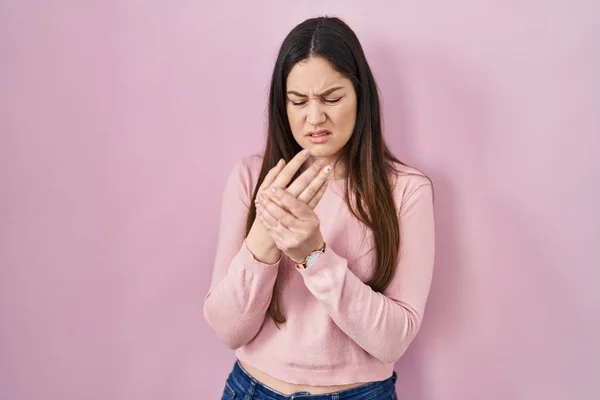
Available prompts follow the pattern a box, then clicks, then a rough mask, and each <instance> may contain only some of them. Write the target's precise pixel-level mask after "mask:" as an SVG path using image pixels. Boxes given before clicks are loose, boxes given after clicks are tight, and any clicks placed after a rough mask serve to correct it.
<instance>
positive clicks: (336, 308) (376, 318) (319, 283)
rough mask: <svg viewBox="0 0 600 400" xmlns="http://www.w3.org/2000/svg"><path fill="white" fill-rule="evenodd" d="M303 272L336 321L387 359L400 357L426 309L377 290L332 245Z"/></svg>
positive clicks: (309, 287) (375, 353)
mask: <svg viewBox="0 0 600 400" xmlns="http://www.w3.org/2000/svg"><path fill="white" fill-rule="evenodd" d="M302 275H303V278H304V282H305V284H306V287H307V288H308V290H309V291H310V292H311V293H312V294H313V295H314V296H315V298H316V299H318V300H319V301H320V302H321V303H322V304H323V306H324V307H325V309H326V310H327V311H328V313H329V315H330V316H331V318H332V319H333V321H334V322H335V323H336V325H337V326H338V327H339V328H340V329H341V330H342V331H343V332H344V333H346V335H348V336H349V337H350V338H351V339H352V340H354V342H356V343H357V344H358V345H359V346H360V347H362V348H363V349H364V350H365V351H367V352H368V353H370V354H371V355H373V356H374V357H376V358H377V359H379V360H381V361H383V362H388V363H393V362H395V361H397V360H398V359H399V358H400V356H401V355H402V354H403V353H404V352H405V351H406V349H407V348H408V345H409V344H410V342H411V341H412V340H413V339H414V337H415V335H416V333H417V331H418V330H419V326H420V323H421V317H420V313H422V310H416V309H415V308H413V307H411V306H410V305H409V304H406V303H403V302H402V301H398V300H392V299H391V298H388V297H386V296H385V295H383V294H381V293H377V292H374V291H373V290H372V289H371V288H370V287H369V286H368V285H366V284H365V283H363V282H362V281H361V280H360V279H359V278H358V277H357V276H356V275H354V274H353V273H352V272H351V271H350V270H349V269H348V266H347V261H346V260H345V259H344V258H342V257H340V256H339V255H337V254H335V253H334V251H333V250H332V249H328V250H327V251H326V253H325V255H324V256H323V257H321V259H320V260H319V261H318V262H317V263H315V264H314V265H312V266H311V267H310V268H308V269H306V270H304V271H302ZM425 284H427V285H428V283H425Z"/></svg>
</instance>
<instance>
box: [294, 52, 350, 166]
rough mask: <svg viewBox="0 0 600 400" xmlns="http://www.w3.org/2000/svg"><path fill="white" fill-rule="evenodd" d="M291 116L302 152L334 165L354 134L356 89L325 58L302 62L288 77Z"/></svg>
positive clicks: (295, 136)
mask: <svg viewBox="0 0 600 400" xmlns="http://www.w3.org/2000/svg"><path fill="white" fill-rule="evenodd" d="M287 116H288V120H289V122H290V128H291V129H292V134H293V135H294V139H296V142H298V144H299V145H300V146H301V147H302V148H305V149H311V154H312V156H313V157H314V158H318V159H324V160H325V162H334V161H335V160H336V159H337V158H338V156H339V155H340V152H341V150H342V148H343V147H344V145H346V143H348V140H349V139H350V137H351V136H352V131H353V130H354V124H355V122H356V93H355V92H354V86H353V85H352V82H351V81H350V79H348V78H346V77H345V76H344V75H342V74H341V73H339V72H337V71H336V70H335V69H333V67H332V66H331V64H330V63H329V62H328V61H327V60H325V59H324V58H322V57H310V58H308V59H307V60H304V61H301V62H299V63H297V64H296V65H295V66H294V67H293V68H292V70H291V71H290V73H289V75H288V77H287Z"/></svg>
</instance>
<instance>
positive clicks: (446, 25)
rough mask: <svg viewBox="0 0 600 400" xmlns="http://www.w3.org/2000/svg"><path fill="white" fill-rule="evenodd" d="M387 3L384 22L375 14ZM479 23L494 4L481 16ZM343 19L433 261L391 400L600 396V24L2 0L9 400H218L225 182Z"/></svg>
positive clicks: (533, 13) (0, 289)
mask: <svg viewBox="0 0 600 400" xmlns="http://www.w3.org/2000/svg"><path fill="white" fill-rule="evenodd" d="M368 3H370V4H368ZM484 3H485V4H484ZM323 13H328V14H332V15H339V16H341V17H343V18H344V19H345V20H346V21H347V22H348V23H349V24H350V25H351V26H352V27H353V28H354V29H355V31H356V32H357V34H358V35H359V37H360V39H361V41H362V43H363V45H364V48H365V51H366V53H367V56H368V58H369V60H370V62H371V65H372V68H373V70H374V73H375V75H376V78H377V80H378V82H379V85H380V88H381V93H382V96H383V104H384V111H385V124H386V135H387V139H388V141H389V142H390V144H391V146H392V148H393V149H394V151H395V152H396V153H397V154H398V155H399V156H400V157H401V158H402V159H403V160H405V161H407V162H409V163H412V164H414V165H416V166H418V167H420V168H421V169H423V170H424V171H425V172H427V173H428V174H429V175H430V176H431V177H432V178H433V180H434V182H435V187H436V201H437V232H438V248H437V254H438V256H437V264H436V268H437V269H436V275H435V279H434V284H433V288H432V294H431V297H430V302H429V306H428V310H427V313H426V317H425V322H424V325H423V328H422V331H421V333H420V335H419V337H418V338H417V340H416V341H415V343H414V345H413V346H412V347H411V348H410V349H409V351H408V352H407V354H406V355H405V357H404V358H403V359H402V360H401V361H400V362H399V363H398V366H397V370H398V372H399V375H400V378H399V382H398V391H399V395H400V396H399V397H400V398H401V399H411V400H413V399H418V400H454V399H456V400H469V399H473V400H479V399H486V400H495V399H498V400H501V399H502V400H505V399H511V400H515V399H527V400H530V399H544V400H555V399H556V400H558V399H561V400H567V399H569V400H570V399H586V400H587V399H589V400H596V399H600V389H599V386H598V377H597V374H598V360H599V359H600V344H599V339H598V337H600V294H598V293H599V290H598V284H599V282H600V272H599V270H600V263H599V257H598V249H599V247H600V246H599V244H600V240H599V239H600V218H599V211H598V205H599V204H600V189H599V187H598V183H599V182H600V167H599V166H598V156H599V155H600V154H599V153H600V152H599V143H598V142H599V138H600V78H599V76H600V75H599V74H598V72H599V71H600V45H599V40H600V3H598V2H594V1H584V0H580V1H568V2H567V1H566V0H564V1H542V0H540V1H521V2H507V1H487V2H480V1H475V0H471V1H468V0H455V1H453V2H448V1H440V0H438V1H428V2H420V3H419V2H408V1H399V2H391V1H390V2H383V1H380V2H366V1H303V2H287V1H285V2H284V1H272V2H265V1H260V2H257V1H254V2H246V1H241V0H240V1H237V2H231V1H229V2H217V1H213V2H206V1H205V2H202V1H187V0H180V1H170V2H167V1H140V0H138V1H132V0H129V1H124V0H122V1H113V2H107V1H86V2H82V1H70V2H68V1H54V2H50V1H48V2H42V1H38V2H36V1H32V0H4V1H2V2H1V3H0V179H1V184H0V266H1V269H0V398H1V399H7V400H20V399H44V400H47V399H50V400H54V399H56V400H59V399H60V400H64V399H90V400H95V399H98V400H108V399H110V400H131V399H140V400H141V399H143V400H153V399H156V400H164V399H190V400H191V399H216V398H218V396H219V394H220V392H221V389H222V387H223V382H224V380H225V377H226V374H227V373H228V371H229V369H230V368H231V366H232V362H233V360H234V358H233V354H232V352H231V351H229V350H227V349H226V348H225V347H224V346H223V345H221V344H220V343H219V342H218V341H217V339H216V338H215V336H214V335H213V334H212V332H211V331H210V330H209V328H208V326H207V325H206V323H205V322H204V320H203V318H202V311H201V308H202V299H203V297H204V295H205V293H206V290H207V288H208V284H209V278H210V274H211V268H212V261H213V256H214V251H215V244H216V243H215V238H216V233H217V224H218V221H217V218H218V212H219V207H220V200H221V192H222V189H223V187H224V184H225V178H226V176H227V174H228V173H229V171H230V169H231V167H232V166H233V164H234V163H235V162H236V161H237V160H238V159H239V158H240V157H242V156H244V155H247V154H249V153H253V152H256V151H259V150H260V148H261V146H262V143H263V137H264V136H263V132H264V130H263V126H264V112H265V100H266V92H267V86H268V79H269V75H270V73H271V68H272V65H273V61H274V56H275V53H276V50H277V46H278V45H279V43H280V42H281V40H282V39H283V37H284V35H285V34H286V33H287V32H288V31H289V30H290V29H291V28H292V27H293V26H294V25H295V24H297V23H299V22H300V21H302V20H303V19H304V18H307V17H309V16H314V15H319V14H323Z"/></svg>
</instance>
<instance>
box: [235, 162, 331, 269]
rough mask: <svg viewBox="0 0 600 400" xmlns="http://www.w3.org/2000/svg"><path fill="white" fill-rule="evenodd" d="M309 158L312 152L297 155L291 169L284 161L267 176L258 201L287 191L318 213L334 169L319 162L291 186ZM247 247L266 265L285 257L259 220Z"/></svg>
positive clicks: (249, 237) (262, 184) (247, 242)
mask: <svg viewBox="0 0 600 400" xmlns="http://www.w3.org/2000/svg"><path fill="white" fill-rule="evenodd" d="M309 155H310V151H309V150H303V151H301V152H299V153H298V154H296V155H295V156H294V158H292V160H290V162H289V163H287V165H286V164H285V161H283V160H280V161H279V163H278V164H277V165H276V166H275V167H273V168H272V169H271V170H270V171H269V172H268V173H267V175H266V176H265V179H264V180H263V182H262V183H261V185H260V187H259V189H258V193H257V197H258V196H261V195H262V192H264V191H265V190H267V189H268V188H270V187H279V188H286V191H287V192H288V193H290V194H292V195H293V196H294V197H296V198H297V199H299V200H301V201H303V202H304V203H306V204H308V206H309V207H311V208H312V209H314V208H315V207H316V205H317V204H318V203H319V200H321V198H322V197H323V194H324V193H325V189H326V188H327V176H328V175H329V173H330V172H331V166H327V167H325V168H322V167H323V165H322V164H321V163H320V162H319V161H316V162H314V163H313V164H312V165H311V166H310V167H309V168H307V169H306V171H304V172H303V173H302V174H300V176H299V177H298V178H296V180H294V182H292V183H291V184H290V181H291V180H292V178H293V177H294V175H295V174H296V172H297V171H298V170H299V169H300V167H301V166H302V165H303V164H304V163H305V162H306V160H307V159H308V157H309ZM288 185H289V186H288ZM246 246H247V247H248V249H249V250H250V252H251V253H252V254H253V255H254V258H256V259H257V260H259V261H261V262H264V263H266V264H274V263H275V262H277V260H279V258H280V257H281V250H279V249H278V248H277V246H276V245H275V242H274V241H273V239H272V238H271V235H270V234H269V232H268V231H267V229H266V228H265V227H264V226H263V225H262V223H261V222H260V221H259V220H258V218H256V219H255V220H254V223H253V224H252V227H251V228H250V232H249V233H248V237H247V238H246Z"/></svg>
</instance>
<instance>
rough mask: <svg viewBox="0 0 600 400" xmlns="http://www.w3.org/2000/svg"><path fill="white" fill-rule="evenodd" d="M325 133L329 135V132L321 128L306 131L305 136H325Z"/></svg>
mask: <svg viewBox="0 0 600 400" xmlns="http://www.w3.org/2000/svg"><path fill="white" fill-rule="evenodd" d="M327 135H331V132H329V131H328V130H327V129H321V130H319V131H314V132H308V133H307V134H306V136H307V137H322V136H327Z"/></svg>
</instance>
